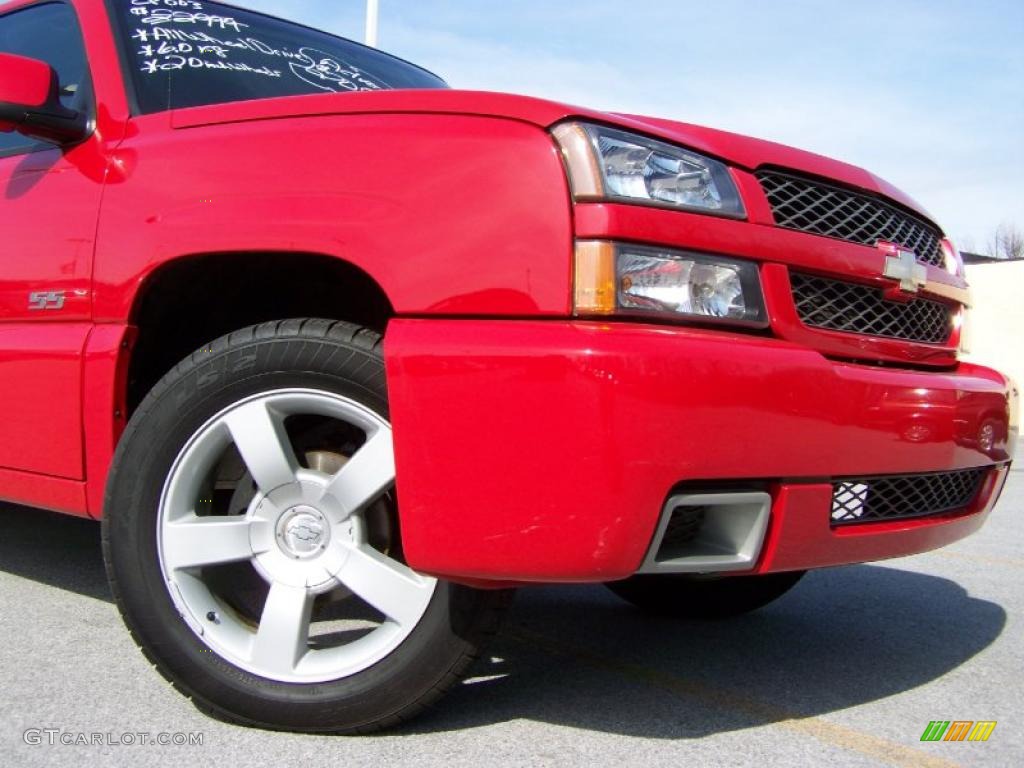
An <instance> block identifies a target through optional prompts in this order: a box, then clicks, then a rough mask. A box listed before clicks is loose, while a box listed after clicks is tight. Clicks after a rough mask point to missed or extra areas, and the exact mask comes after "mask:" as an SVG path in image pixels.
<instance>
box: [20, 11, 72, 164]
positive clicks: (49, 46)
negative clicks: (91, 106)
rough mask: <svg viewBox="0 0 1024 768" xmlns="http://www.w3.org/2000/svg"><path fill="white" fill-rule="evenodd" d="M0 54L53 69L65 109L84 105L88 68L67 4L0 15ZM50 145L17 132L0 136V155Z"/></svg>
mask: <svg viewBox="0 0 1024 768" xmlns="http://www.w3.org/2000/svg"><path fill="white" fill-rule="evenodd" d="M0 51H2V52H4V53H16V54H18V55H19V56H28V57H29V58H33V59H39V60H40V61H45V62H46V63H47V64H49V65H50V66H51V67H53V68H54V69H55V70H57V77H58V79H59V82H60V87H61V101H62V102H63V103H64V106H66V107H70V108H72V109H82V108H83V107H84V106H85V105H86V104H87V94H86V91H87V90H88V84H87V82H86V78H87V77H88V71H89V69H88V66H87V63H86V56H85V47H84V45H83V44H82V34H81V32H80V31H79V28H78V19H77V18H76V17H75V12H74V10H72V8H71V6H70V5H67V4H66V3H45V4H43V5H33V6H31V7H29V8H25V9H23V10H20V11H15V12H13V13H8V14H6V15H4V16H0ZM39 146H52V145H47V144H43V143H42V142H38V141H35V140H34V139H30V138H28V137H26V136H22V135H21V134H20V133H0V155H9V154H12V153H14V152H18V151H28V150H31V149H34V148H36V147H39Z"/></svg>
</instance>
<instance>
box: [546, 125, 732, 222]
mask: <svg viewBox="0 0 1024 768" xmlns="http://www.w3.org/2000/svg"><path fill="white" fill-rule="evenodd" d="M554 136H555V138H556V139H557V140H558V142H559V144H560V145H561V147H562V153H563V155H564V157H565V160H566V165H567V166H568V168H569V176H570V181H571V183H572V188H573V196H574V197H575V198H576V199H577V200H624V201H629V202H634V203H645V204H647V205H659V206H666V207H671V208H680V209H683V210H692V211H700V212H703V213H712V214H717V215H719V216H731V217H735V218H743V216H744V215H745V214H744V210H743V203H742V202H741V201H740V195H739V192H738V190H737V189H736V184H735V183H734V182H733V180H732V177H731V176H730V175H729V169H728V168H727V167H726V166H725V164H724V163H721V162H719V161H718V160H713V159H712V158H710V157H704V156H703V155H699V154H697V153H696V152H691V151H689V150H687V149H683V148H682V147H676V146H673V145H672V144H666V143H664V142H661V141H656V140H655V139H649V138H647V137H646V136H640V135H637V134H632V133H626V132H625V131H619V130H616V129H614V128H606V127H604V126H601V125H593V124H590V123H563V124H561V125H559V126H556V127H555V129H554Z"/></svg>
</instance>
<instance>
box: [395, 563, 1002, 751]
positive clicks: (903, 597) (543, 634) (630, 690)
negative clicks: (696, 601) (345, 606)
mask: <svg viewBox="0 0 1024 768" xmlns="http://www.w3.org/2000/svg"><path fill="white" fill-rule="evenodd" d="M1006 620H1007V617H1006V613H1005V611H1004V610H1003V608H1002V607H1001V606H999V605H996V604H995V603H992V602H989V601H986V600H981V599H978V598H975V597H971V596H970V595H968V594H967V592H966V591H965V590H964V589H963V588H962V587H960V586H959V585H958V584H956V583H955V582H952V581H949V580H947V579H943V578H939V577H936V576H931V575H926V574H920V573H914V572H911V571H906V570H900V569H898V568H893V567H885V566H880V565H859V566H849V567H845V568H834V569H827V570H823V571H817V572H814V573H811V574H808V575H807V576H806V577H805V578H804V579H803V580H802V581H801V583H799V584H798V585H797V586H796V587H795V588H794V589H793V591H792V592H790V593H789V594H787V595H786V596H785V597H783V598H781V599H780V600H778V601H777V602H776V603H774V604H772V605H769V606H768V607H766V608H763V609H761V610H760V611H757V612H755V613H753V614H750V615H748V616H745V617H741V618H737V619H733V620H729V621H724V622H697V621H680V620H671V619H665V618H657V617H651V616H647V615H645V614H642V613H641V612H639V611H638V610H636V609H634V608H633V607H632V606H630V605H628V604H626V603H624V602H622V601H621V600H619V598H617V597H615V596H614V595H612V594H611V593H610V592H608V591H607V590H605V589H604V588H603V587H598V586H589V587H573V586H562V587H543V588H533V589H528V590H520V592H519V595H518V596H517V601H516V604H515V605H514V607H513V609H512V611H511V612H510V615H509V617H508V620H507V621H506V623H505V626H504V628H503V631H502V632H501V634H500V635H499V637H498V638H497V640H496V642H495V643H493V644H492V646H491V647H490V649H488V651H487V653H486V655H485V657H484V658H483V659H481V660H480V661H479V662H478V663H477V665H476V667H475V669H474V670H473V673H472V674H473V675H474V676H475V678H470V679H469V680H468V681H467V682H466V683H464V684H463V685H462V686H460V688H459V689H457V690H456V691H455V692H454V695H451V696H449V697H448V698H447V699H445V700H444V701H443V702H442V703H441V705H440V706H438V707H437V708H436V709H434V710H433V711H432V712H431V713H429V714H428V715H427V716H426V717H425V718H422V719H419V720H416V721H414V722H413V723H411V724H410V726H409V727H408V729H407V732H409V733H436V732H443V731H454V730H460V729H465V728H472V727H477V726H483V725H491V724H496V723H500V722H507V721H513V720H517V719H525V720H534V721H541V722H546V723H551V724H556V725H562V726H568V727H571V728H578V729H584V730H593V731H599V732H603V733H616V734H623V735H629V736H642V737H647V738H663V739H681V738H683V739H686V738H700V737H702V736H706V735H710V734H715V733H721V732H727V731H734V730H741V729H746V728H753V727H758V726H762V725H766V724H770V723H775V722H781V721H783V720H790V719H793V718H804V717H813V716H817V715H824V714H827V713H830V712H836V711H839V710H843V709H846V708H849V707H853V706H857V705H861V704H866V703H869V702H872V701H876V700H879V699H884V698H886V697H888V696H892V695H895V694H899V693H903V692H906V691H909V690H912V689H914V688H917V687H919V686H922V685H925V684H927V683H929V682H932V681H934V680H937V679H939V678H941V677H942V676H943V675H946V674H948V673H949V672H951V671H953V670H955V669H957V668H958V667H960V666H961V665H963V664H964V663H965V662H967V661H968V660H970V659H971V658H972V657H973V656H975V655H977V654H978V653H980V652H981V651H983V650H984V649H985V648H987V647H988V646H990V645H991V644H992V643H993V642H994V641H995V640H996V639H997V638H998V637H999V635H1000V634H1001V633H1002V631H1003V628H1004V626H1005V625H1006Z"/></svg>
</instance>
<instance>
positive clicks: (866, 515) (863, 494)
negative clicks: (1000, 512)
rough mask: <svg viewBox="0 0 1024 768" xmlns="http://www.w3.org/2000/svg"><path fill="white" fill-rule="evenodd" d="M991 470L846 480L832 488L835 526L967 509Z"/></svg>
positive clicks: (979, 469) (987, 468)
mask: <svg viewBox="0 0 1024 768" xmlns="http://www.w3.org/2000/svg"><path fill="white" fill-rule="evenodd" d="M989 469H990V468H989V467H979V468H977V469H964V470H959V471H956V472H929V473H924V474H918V475H879V476H876V477H858V478H846V479H843V480H840V481H837V482H836V483H834V484H833V485H832V525H833V526H840V525H851V524H858V523H877V522H880V521H883V520H906V519H908V518H917V517H928V516H931V515H941V514H946V513H949V512H959V511H961V510H964V509H967V508H968V507H969V506H970V505H971V504H972V503H973V502H974V500H975V499H976V498H977V496H978V491H979V490H980V489H981V484H982V481H983V480H984V479H985V475H986V474H987V473H988V472H989Z"/></svg>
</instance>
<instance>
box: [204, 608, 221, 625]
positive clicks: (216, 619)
mask: <svg viewBox="0 0 1024 768" xmlns="http://www.w3.org/2000/svg"><path fill="white" fill-rule="evenodd" d="M206 620H207V621H209V622H212V623H214V624H220V616H219V615H218V614H217V612H216V611H210V612H209V613H208V614H206Z"/></svg>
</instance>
